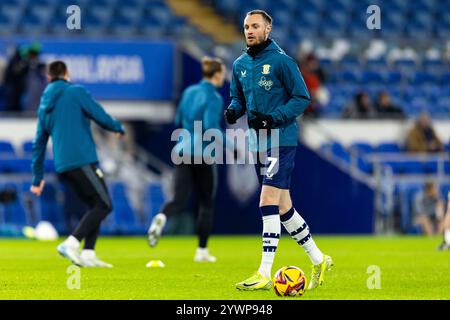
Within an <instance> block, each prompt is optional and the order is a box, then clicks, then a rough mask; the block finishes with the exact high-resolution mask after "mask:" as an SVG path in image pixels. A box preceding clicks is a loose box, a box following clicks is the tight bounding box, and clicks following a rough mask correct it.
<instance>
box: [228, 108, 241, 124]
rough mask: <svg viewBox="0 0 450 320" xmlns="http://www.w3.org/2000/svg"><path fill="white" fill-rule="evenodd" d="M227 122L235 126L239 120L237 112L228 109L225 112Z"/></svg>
mask: <svg viewBox="0 0 450 320" xmlns="http://www.w3.org/2000/svg"><path fill="white" fill-rule="evenodd" d="M224 115H225V120H226V121H227V123H228V124H235V123H236V120H237V119H239V117H238V115H237V114H236V110H234V109H230V108H228V109H226V110H225V113H224Z"/></svg>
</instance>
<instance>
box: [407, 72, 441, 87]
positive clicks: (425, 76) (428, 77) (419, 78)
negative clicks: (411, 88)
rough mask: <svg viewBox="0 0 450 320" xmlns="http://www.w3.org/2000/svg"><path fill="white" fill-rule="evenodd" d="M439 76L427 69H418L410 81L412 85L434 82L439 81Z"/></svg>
mask: <svg viewBox="0 0 450 320" xmlns="http://www.w3.org/2000/svg"><path fill="white" fill-rule="evenodd" d="M437 82H438V80H437V78H436V77H435V76H434V75H433V74H432V73H428V72H425V71H417V72H416V73H414V74H413V75H412V77H410V79H409V83H410V84H412V85H418V86H420V85H423V84H434V83H437Z"/></svg>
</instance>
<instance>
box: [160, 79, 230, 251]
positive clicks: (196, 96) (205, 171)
mask: <svg viewBox="0 0 450 320" xmlns="http://www.w3.org/2000/svg"><path fill="white" fill-rule="evenodd" d="M222 114H223V99H222V97H221V96H220V94H219V93H218V91H217V88H216V87H215V86H214V85H213V84H212V83H210V82H209V81H206V80H202V81H200V82H199V83H197V84H195V85H192V86H190V87H188V88H187V89H186V90H185V91H184V92H183V95H182V98H181V101H180V103H179V106H178V109H177V114H176V117H175V125H176V126H177V127H179V128H184V129H186V130H188V131H189V133H190V135H191V141H190V143H187V142H186V141H184V140H183V141H181V142H180V143H179V144H178V145H177V147H178V148H179V149H181V150H183V152H186V151H187V152H189V150H190V155H189V156H190V158H191V160H192V161H191V164H184V163H182V164H180V165H176V166H175V175H174V180H175V181H174V185H175V190H174V197H173V199H172V200H171V201H170V202H167V203H165V204H164V205H163V207H162V209H161V210H160V212H162V213H164V214H165V215H166V216H167V217H169V216H171V215H173V214H176V213H180V212H182V211H183V210H184V209H185V207H186V206H187V204H188V201H189V199H190V195H191V191H192V189H193V188H194V187H196V189H197V194H198V206H199V209H198V219H197V234H198V237H199V245H198V246H199V247H200V248H206V246H207V242H208V238H209V235H210V233H211V228H212V222H213V212H214V208H213V207H214V198H215V192H216V184H217V171H216V170H217V168H216V165H215V164H212V165H209V164H206V163H203V161H202V163H201V164H194V159H193V158H194V157H199V158H201V157H202V154H196V151H197V150H201V151H202V152H203V147H204V145H203V143H202V141H201V139H202V137H201V136H199V135H198V134H196V133H195V132H194V121H202V124H203V125H202V128H203V132H204V131H206V130H208V129H212V128H213V129H220V121H221V119H222ZM203 132H202V133H201V135H202V134H203ZM198 143H202V147H201V148H199V149H197V148H195V147H194V146H195V145H196V144H198Z"/></svg>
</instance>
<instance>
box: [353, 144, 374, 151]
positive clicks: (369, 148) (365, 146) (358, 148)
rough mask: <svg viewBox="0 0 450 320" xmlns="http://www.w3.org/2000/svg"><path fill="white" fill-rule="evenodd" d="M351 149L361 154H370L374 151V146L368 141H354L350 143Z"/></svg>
mask: <svg viewBox="0 0 450 320" xmlns="http://www.w3.org/2000/svg"><path fill="white" fill-rule="evenodd" d="M350 150H351V151H356V152H358V153H360V154H369V153H372V152H374V148H373V146H372V145H371V144H369V143H367V142H354V143H352V144H351V145H350Z"/></svg>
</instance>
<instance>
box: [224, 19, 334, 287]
mask: <svg viewBox="0 0 450 320" xmlns="http://www.w3.org/2000/svg"><path fill="white" fill-rule="evenodd" d="M271 30H272V18H271V17H270V16H269V15H268V14H267V13H266V12H264V11H262V10H253V11H250V12H249V13H248V14H247V16H246V18H245V20H244V34H245V38H246V43H247V46H248V49H247V51H246V52H245V53H244V54H242V55H241V56H240V57H239V58H238V59H237V60H236V61H235V62H234V64H233V75H232V78H231V88H230V91H231V92H230V95H231V98H232V102H231V104H230V106H229V107H228V108H227V110H226V111H225V118H226V120H227V122H228V123H230V124H233V123H235V122H236V120H237V119H238V118H239V117H241V116H242V115H244V114H245V113H247V116H248V123H249V127H250V128H253V129H255V130H257V131H258V132H259V133H260V134H258V135H257V137H258V139H259V137H262V136H263V135H262V134H261V132H260V130H261V129H263V130H267V129H275V130H277V132H278V137H279V139H275V138H273V137H276V135H270V134H268V135H267V137H268V138H267V142H266V144H265V147H263V148H261V146H260V145H258V150H257V151H258V152H259V153H260V154H262V156H264V159H265V161H264V162H263V163H259V162H258V164H257V165H256V169H257V174H258V177H259V179H260V182H261V183H262V188H261V196H260V203H259V205H260V211H261V215H262V219H263V235H262V237H263V252H262V259H261V264H260V267H259V270H258V271H257V272H256V273H255V274H254V275H253V276H252V277H250V278H249V279H246V280H244V281H242V282H239V283H237V284H236V288H237V289H240V290H260V289H263V290H267V289H270V288H271V268H272V264H273V260H274V258H275V251H276V249H277V246H278V240H279V237H280V233H281V225H280V221H281V223H282V224H283V225H284V227H285V228H286V230H287V231H288V232H289V234H290V235H291V236H292V238H293V239H294V240H295V241H296V242H298V243H299V244H300V245H301V246H302V247H303V248H304V249H305V251H306V253H307V254H308V256H309V258H310V259H311V261H312V263H313V271H312V276H311V278H310V285H309V289H312V288H315V287H317V286H318V285H321V284H322V282H323V278H324V273H325V270H329V269H330V268H331V266H332V265H333V262H332V260H331V258H330V257H329V256H327V255H324V254H322V252H321V251H320V250H319V248H318V247H317V245H316V244H315V242H314V240H313V239H312V237H311V233H310V232H309V227H308V225H307V224H306V222H305V220H304V219H303V218H302V217H301V216H300V215H299V213H298V212H297V211H296V210H295V208H294V207H293V206H292V201H291V197H290V194H289V188H290V178H291V174H292V170H293V168H294V161H295V151H296V146H297V139H298V129H297V123H296V119H297V117H298V116H300V115H301V114H302V113H303V112H304V110H305V109H306V107H307V106H308V105H309V103H310V101H311V99H310V96H309V93H308V90H307V89H306V86H305V83H304V81H303V78H302V75H301V73H300V71H299V69H298V66H297V64H296V62H295V61H294V60H293V59H292V58H291V57H289V56H288V55H286V53H285V52H284V51H283V50H282V49H280V47H279V46H278V45H277V44H276V42H275V41H273V40H271V39H270V38H269V34H270V31H271ZM258 159H259V158H258ZM261 167H264V169H265V173H264V176H261V174H260V169H261Z"/></svg>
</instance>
